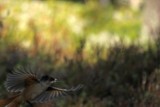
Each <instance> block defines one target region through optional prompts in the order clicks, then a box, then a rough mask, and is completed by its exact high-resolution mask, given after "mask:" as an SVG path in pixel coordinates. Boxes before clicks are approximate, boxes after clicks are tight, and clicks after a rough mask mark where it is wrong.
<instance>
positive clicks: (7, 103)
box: [0, 95, 21, 107]
mask: <svg viewBox="0 0 160 107" xmlns="http://www.w3.org/2000/svg"><path fill="white" fill-rule="evenodd" d="M20 101H21V100H20V96H19V95H18V96H14V97H10V98H6V99H0V107H18V105H19V104H20Z"/></svg>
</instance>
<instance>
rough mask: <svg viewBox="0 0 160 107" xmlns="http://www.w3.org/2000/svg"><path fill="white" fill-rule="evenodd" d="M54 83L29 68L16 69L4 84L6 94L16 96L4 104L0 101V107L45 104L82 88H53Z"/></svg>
mask: <svg viewBox="0 0 160 107" xmlns="http://www.w3.org/2000/svg"><path fill="white" fill-rule="evenodd" d="M56 82H57V79H56V78H54V77H52V76H50V75H46V74H43V75H40V73H38V72H34V71H33V70H31V69H29V68H23V67H20V68H16V69H15V70H14V71H13V72H12V73H8V75H7V79H6V81H5V83H4V84H5V88H6V89H7V91H8V92H11V93H18V95H16V97H15V96H14V97H11V98H9V100H7V99H6V100H5V102H6V103H3V104H1V100H0V107H4V104H6V105H7V106H6V107H18V106H19V105H20V104H21V103H22V102H28V103H30V104H36V103H46V102H50V101H52V100H54V99H55V98H57V97H60V96H65V95H68V94H70V93H73V92H75V91H77V90H79V89H81V88H82V85H78V86H76V87H72V88H70V89H63V88H59V87H54V86H53V85H54V83H56Z"/></svg>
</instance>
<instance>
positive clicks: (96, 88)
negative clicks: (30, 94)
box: [0, 0, 160, 107]
mask: <svg viewBox="0 0 160 107" xmlns="http://www.w3.org/2000/svg"><path fill="white" fill-rule="evenodd" d="M159 4H160V2H159V1H158V0H153V1H149V0H145V1H143V0H16V1H15V0H6V1H5V0H0V83H1V85H0V91H1V93H0V97H1V98H3V97H5V96H7V92H6V90H5V88H4V85H3V82H4V80H5V78H6V73H7V72H12V70H13V68H14V67H17V66H28V65H29V66H31V67H32V69H33V70H37V71H39V72H50V73H51V74H53V75H54V76H55V77H57V78H58V79H60V80H62V81H63V82H61V83H60V84H61V85H62V86H63V87H67V88H69V86H75V85H77V84H84V88H83V89H82V90H81V91H80V92H79V93H77V95H73V96H71V97H67V98H66V99H64V98H62V99H61V98H60V99H57V100H55V101H54V104H55V106H56V107H158V106H159V104H160V78H159V77H160V68H159V67H160V54H159V52H160V40H159V35H160V34H159V32H160V31H159V26H160V24H159V22H160V21H159V16H160V15H159V13H158V11H159ZM22 106H23V105H22Z"/></svg>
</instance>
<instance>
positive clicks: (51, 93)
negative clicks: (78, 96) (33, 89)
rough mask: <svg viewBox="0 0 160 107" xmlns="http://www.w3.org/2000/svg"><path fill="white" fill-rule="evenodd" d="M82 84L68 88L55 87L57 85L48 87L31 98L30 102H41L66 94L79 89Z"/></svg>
mask: <svg viewBox="0 0 160 107" xmlns="http://www.w3.org/2000/svg"><path fill="white" fill-rule="evenodd" d="M82 87H83V85H78V86H77V87H73V88H70V89H62V88H57V87H48V89H47V90H46V91H44V92H43V93H41V94H40V95H39V96H37V97H36V98H34V99H33V100H31V102H32V103H43V102H47V101H51V100H53V99H54V98H57V97H61V96H65V95H68V94H70V93H73V92H75V91H78V90H79V89H81V88H82Z"/></svg>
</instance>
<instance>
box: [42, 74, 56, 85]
mask: <svg viewBox="0 0 160 107" xmlns="http://www.w3.org/2000/svg"><path fill="white" fill-rule="evenodd" d="M40 81H41V82H49V83H55V82H57V79H56V78H53V77H51V76H48V75H44V76H42V78H41V80H40Z"/></svg>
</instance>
